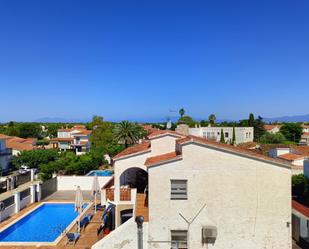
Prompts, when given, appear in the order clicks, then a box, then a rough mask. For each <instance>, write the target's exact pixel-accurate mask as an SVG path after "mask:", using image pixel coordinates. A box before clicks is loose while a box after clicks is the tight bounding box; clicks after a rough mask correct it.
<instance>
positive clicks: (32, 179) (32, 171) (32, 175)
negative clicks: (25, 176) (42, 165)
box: [30, 169, 35, 181]
mask: <svg viewBox="0 0 309 249" xmlns="http://www.w3.org/2000/svg"><path fill="white" fill-rule="evenodd" d="M34 171H35V169H30V175H31V181H34V180H35V179H34V177H35V174H34Z"/></svg>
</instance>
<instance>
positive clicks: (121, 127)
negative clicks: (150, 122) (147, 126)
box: [114, 121, 146, 148]
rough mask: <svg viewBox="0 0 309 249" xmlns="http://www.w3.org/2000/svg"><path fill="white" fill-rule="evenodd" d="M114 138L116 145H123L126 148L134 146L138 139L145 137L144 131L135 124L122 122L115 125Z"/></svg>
mask: <svg viewBox="0 0 309 249" xmlns="http://www.w3.org/2000/svg"><path fill="white" fill-rule="evenodd" d="M114 136H115V139H116V141H117V142H118V143H122V144H124V145H125V147H126V148H127V147H128V146H129V145H132V144H135V143H137V142H138V140H139V139H141V138H143V137H145V136H146V131H145V130H144V129H143V127H142V126H140V125H138V124H136V123H132V122H129V121H122V122H120V123H119V124H116V126H115V128H114Z"/></svg>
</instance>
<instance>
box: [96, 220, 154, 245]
mask: <svg viewBox="0 0 309 249" xmlns="http://www.w3.org/2000/svg"><path fill="white" fill-rule="evenodd" d="M143 227H144V229H143V238H144V239H143V242H144V243H143V244H144V249H147V248H148V245H147V244H148V243H147V240H148V223H146V222H145V223H144V225H143ZM91 248H92V249H135V248H137V228H136V223H135V221H134V218H131V219H130V220H128V221H127V222H126V223H124V224H123V225H121V226H119V227H118V228H117V229H116V230H114V231H113V232H111V233H110V234H109V235H107V236H106V237H104V238H103V239H101V240H99V241H98V242H97V243H96V244H94V245H93V246H92V247H91Z"/></svg>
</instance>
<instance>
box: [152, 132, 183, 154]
mask: <svg viewBox="0 0 309 249" xmlns="http://www.w3.org/2000/svg"><path fill="white" fill-rule="evenodd" d="M178 138H179V137H175V136H171V135H165V136H162V137H158V138H154V139H151V155H150V156H156V155H160V154H165V153H169V152H174V151H175V141H176V140H177V139H178Z"/></svg>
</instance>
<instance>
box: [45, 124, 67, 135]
mask: <svg viewBox="0 0 309 249" xmlns="http://www.w3.org/2000/svg"><path fill="white" fill-rule="evenodd" d="M62 125H63V124H60V123H50V124H47V126H46V128H47V136H49V137H50V138H55V137H57V132H58V130H59V129H60V128H61V127H62Z"/></svg>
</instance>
